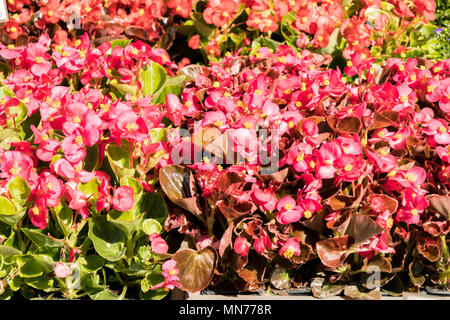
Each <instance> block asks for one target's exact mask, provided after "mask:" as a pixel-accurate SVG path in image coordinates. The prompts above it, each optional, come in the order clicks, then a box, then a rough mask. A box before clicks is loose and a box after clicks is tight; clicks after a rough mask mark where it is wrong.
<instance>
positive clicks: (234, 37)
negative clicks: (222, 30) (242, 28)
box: [229, 32, 245, 45]
mask: <svg viewBox="0 0 450 320" xmlns="http://www.w3.org/2000/svg"><path fill="white" fill-rule="evenodd" d="M229 35H230V38H231V41H233V42H234V43H235V44H236V45H240V44H241V43H242V41H243V40H244V39H245V32H239V33H230V34H229Z"/></svg>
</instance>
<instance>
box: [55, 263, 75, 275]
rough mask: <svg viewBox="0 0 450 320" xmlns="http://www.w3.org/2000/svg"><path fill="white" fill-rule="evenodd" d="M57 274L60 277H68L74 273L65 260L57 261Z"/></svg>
mask: <svg viewBox="0 0 450 320" xmlns="http://www.w3.org/2000/svg"><path fill="white" fill-rule="evenodd" d="M55 274H56V276H57V277H58V278H62V279H64V278H67V277H68V276H70V275H71V274H72V270H70V268H69V266H68V265H67V264H65V263H64V262H57V263H56V266H55Z"/></svg>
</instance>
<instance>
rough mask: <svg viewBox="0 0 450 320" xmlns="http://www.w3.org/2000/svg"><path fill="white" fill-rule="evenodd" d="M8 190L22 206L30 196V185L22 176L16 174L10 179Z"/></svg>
mask: <svg viewBox="0 0 450 320" xmlns="http://www.w3.org/2000/svg"><path fill="white" fill-rule="evenodd" d="M8 190H9V193H10V194H11V197H12V198H13V200H14V201H15V202H16V203H17V204H19V205H20V206H23V205H24V204H25V203H26V202H27V200H28V197H29V196H30V187H29V186H28V183H27V182H26V181H25V180H24V179H23V178H22V177H20V176H16V177H14V178H12V179H11V180H10V181H9V184H8Z"/></svg>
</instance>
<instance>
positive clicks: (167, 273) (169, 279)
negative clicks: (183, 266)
mask: <svg viewBox="0 0 450 320" xmlns="http://www.w3.org/2000/svg"><path fill="white" fill-rule="evenodd" d="M176 265H177V262H176V261H175V260H167V261H166V262H164V264H163V265H162V275H163V276H164V282H161V283H159V284H157V285H156V286H153V287H151V288H150V290H155V289H158V288H167V289H170V290H172V289H173V288H175V287H177V288H180V289H182V286H181V284H180V278H179V277H178V273H179V270H178V269H177V268H176Z"/></svg>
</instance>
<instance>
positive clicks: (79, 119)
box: [72, 116, 81, 123]
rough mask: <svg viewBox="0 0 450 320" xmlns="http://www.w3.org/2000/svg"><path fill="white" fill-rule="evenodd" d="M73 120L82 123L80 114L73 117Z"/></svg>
mask: <svg viewBox="0 0 450 320" xmlns="http://www.w3.org/2000/svg"><path fill="white" fill-rule="evenodd" d="M72 122H73V123H81V118H80V117H79V116H75V117H73V120H72Z"/></svg>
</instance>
